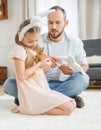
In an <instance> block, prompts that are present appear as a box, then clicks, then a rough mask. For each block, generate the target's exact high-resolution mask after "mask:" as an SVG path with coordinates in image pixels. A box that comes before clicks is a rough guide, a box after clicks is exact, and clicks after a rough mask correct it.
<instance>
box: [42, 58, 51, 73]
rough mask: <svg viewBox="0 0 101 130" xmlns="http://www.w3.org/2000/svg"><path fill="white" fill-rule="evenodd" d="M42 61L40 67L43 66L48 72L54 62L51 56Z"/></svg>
mask: <svg viewBox="0 0 101 130" xmlns="http://www.w3.org/2000/svg"><path fill="white" fill-rule="evenodd" d="M40 62H41V65H40V67H41V68H43V69H44V71H45V72H47V71H48V70H49V69H50V68H51V65H52V62H51V60H50V58H45V59H43V60H41V61H40Z"/></svg>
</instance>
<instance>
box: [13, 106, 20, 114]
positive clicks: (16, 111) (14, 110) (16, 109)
mask: <svg viewBox="0 0 101 130" xmlns="http://www.w3.org/2000/svg"><path fill="white" fill-rule="evenodd" d="M11 111H12V112H13V113H19V112H20V111H19V109H18V108H17V107H16V108H13V109H12V110H11Z"/></svg>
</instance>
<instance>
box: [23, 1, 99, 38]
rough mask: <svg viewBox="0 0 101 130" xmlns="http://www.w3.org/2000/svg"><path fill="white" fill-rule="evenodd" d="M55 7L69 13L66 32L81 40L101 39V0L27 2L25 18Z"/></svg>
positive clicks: (25, 2) (25, 3)
mask: <svg viewBox="0 0 101 130" xmlns="http://www.w3.org/2000/svg"><path fill="white" fill-rule="evenodd" d="M54 5H59V6H61V7H63V8H64V9H65V10H66V12H67V19H68V20H69V24H68V26H67V27H66V30H65V31H66V32H68V33H69V34H71V35H73V36H79V37H80V38H81V39H96V38H101V24H100V23H101V0H50V1H48V0H25V1H24V12H25V14H24V18H31V17H33V16H34V15H37V14H39V13H40V12H43V11H45V10H47V9H49V8H50V7H52V6H54ZM45 31H47V28H45V30H44V31H43V32H45Z"/></svg>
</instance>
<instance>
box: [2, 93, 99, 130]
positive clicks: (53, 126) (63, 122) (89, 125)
mask: <svg viewBox="0 0 101 130" xmlns="http://www.w3.org/2000/svg"><path fill="white" fill-rule="evenodd" d="M80 96H81V97H83V99H84V101H85V107H84V108H82V109H78V108H76V110H75V111H74V112H73V113H72V115H70V116H47V115H44V116H43V115H42V116H26V115H22V114H13V113H11V111H10V110H11V109H12V108H14V107H15V104H14V98H13V97H10V96H8V95H4V96H0V130H101V91H100V92H86V91H85V92H83V93H82V94H81V95H80Z"/></svg>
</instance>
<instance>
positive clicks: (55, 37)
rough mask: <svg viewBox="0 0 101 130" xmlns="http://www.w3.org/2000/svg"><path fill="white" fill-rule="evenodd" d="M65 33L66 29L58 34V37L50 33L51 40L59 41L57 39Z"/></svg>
mask: <svg viewBox="0 0 101 130" xmlns="http://www.w3.org/2000/svg"><path fill="white" fill-rule="evenodd" d="M63 32H64V28H63V29H62V31H61V32H60V33H59V34H58V35H56V36H55V35H52V34H51V33H49V37H51V38H54V39H57V38H59V37H60V36H61V35H62V33H63Z"/></svg>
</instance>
